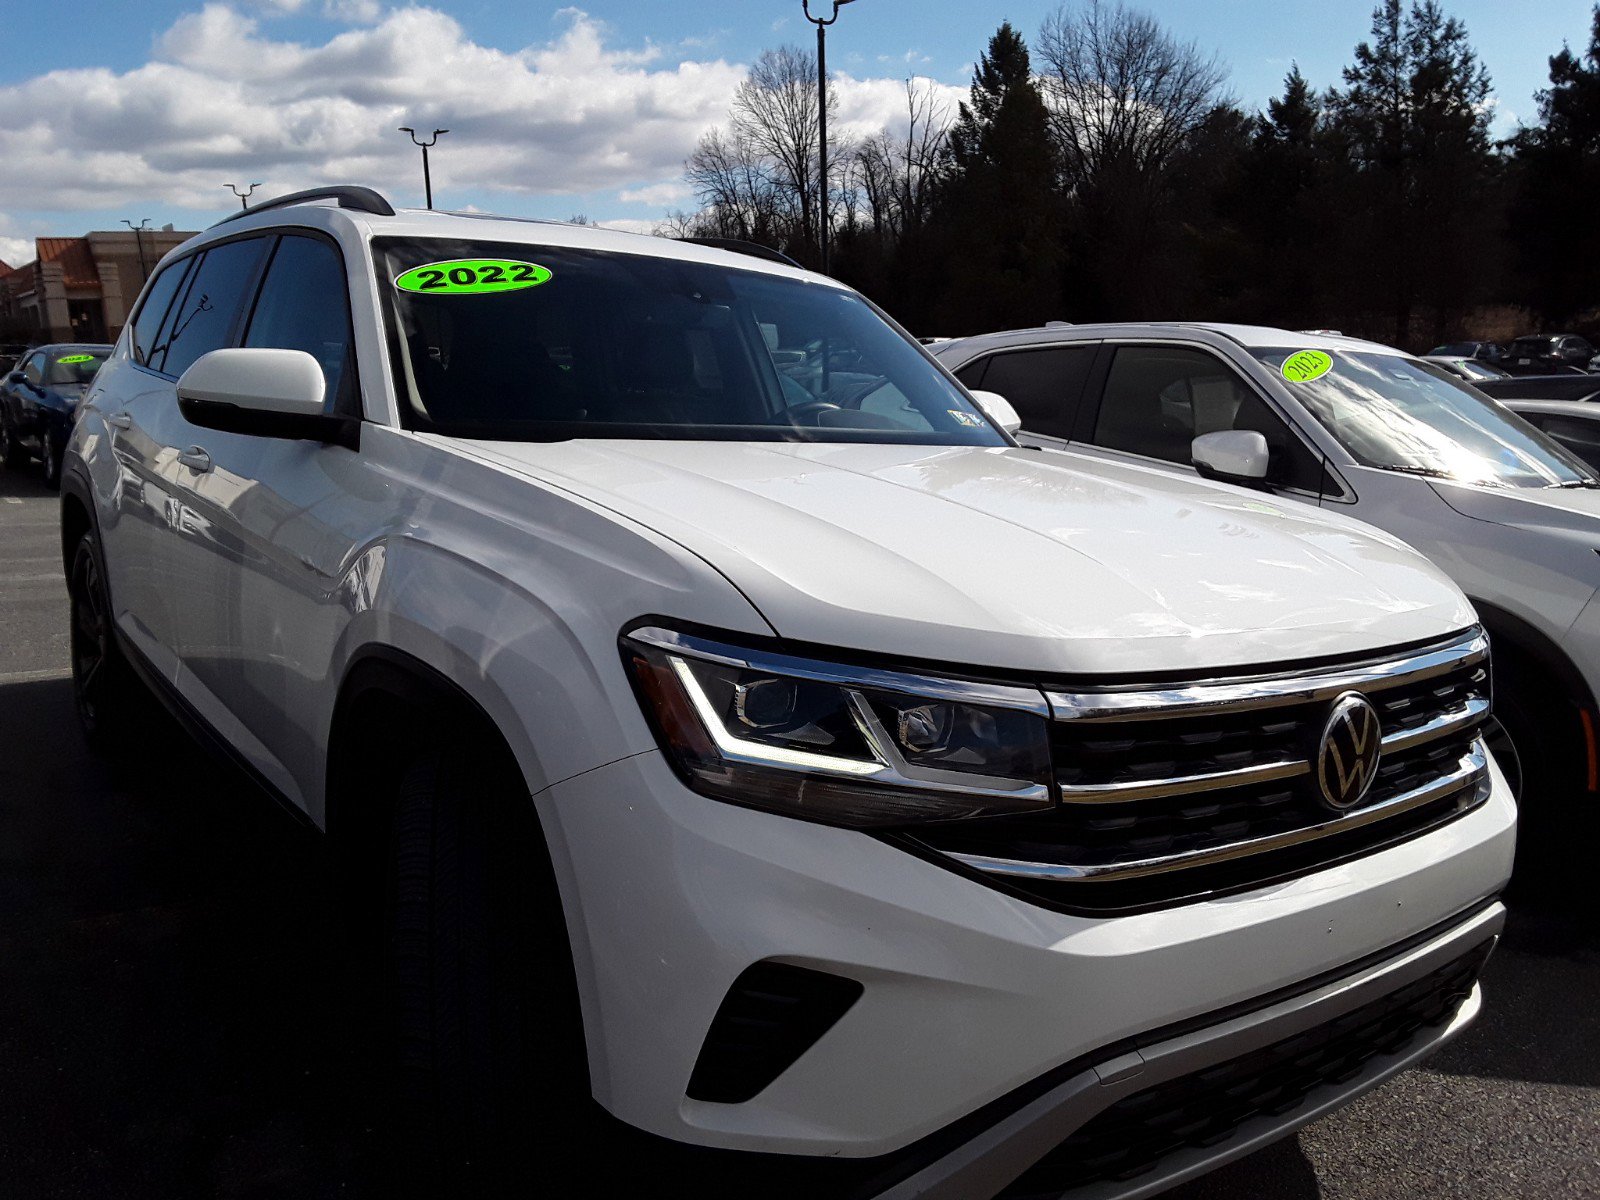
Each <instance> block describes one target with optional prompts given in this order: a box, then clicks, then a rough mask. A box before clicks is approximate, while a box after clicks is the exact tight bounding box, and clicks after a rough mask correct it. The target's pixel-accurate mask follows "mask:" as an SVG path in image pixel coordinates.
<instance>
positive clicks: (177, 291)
mask: <svg viewBox="0 0 1600 1200" xmlns="http://www.w3.org/2000/svg"><path fill="white" fill-rule="evenodd" d="M201 253H203V252H202V251H196V252H195V253H194V254H185V255H184V256H183V257H182V258H179V259H174V260H173V261H172V262H170V263H168V264H167V265H166V266H165V267H163V268H161V269H160V270H159V271H157V272H156V273H155V275H154V276H153V277H152V285H151V286H147V287H146V288H145V289H144V295H143V297H141V298H140V301H139V306H138V308H136V309H135V310H134V312H133V315H132V316H131V317H129V318H128V329H129V330H130V335H129V345H130V346H131V347H132V352H131V353H130V355H129V357H131V358H132V359H133V361H134V364H135V365H136V366H140V367H144V368H145V369H146V370H152V371H153V370H155V368H154V367H151V366H150V365H149V364H148V363H146V362H145V361H144V359H143V358H141V357H140V348H139V338H138V326H139V320H140V318H142V317H143V316H144V310H145V308H146V307H148V305H149V303H150V297H151V296H152V295H154V293H155V287H154V286H153V285H154V283H155V281H158V280H160V279H161V278H163V277H164V276H165V275H166V273H167V272H168V271H176V272H177V273H178V282H177V284H176V285H175V286H174V287H173V289H172V295H170V296H168V297H167V306H166V308H165V309H163V310H162V312H161V315H160V317H159V319H158V320H157V321H156V328H155V333H154V335H153V336H152V337H151V347H150V348H151V349H152V350H153V349H155V347H156V346H158V345H160V344H161V333H162V331H163V330H164V329H165V328H166V326H167V317H168V316H170V315H171V313H172V306H173V305H174V304H176V303H178V301H179V300H181V299H182V298H183V296H184V294H185V293H186V292H187V291H188V290H189V289H188V284H189V275H190V273H191V272H192V270H193V268H194V264H195V260H196V259H198V258H199V257H200V254H201Z"/></svg>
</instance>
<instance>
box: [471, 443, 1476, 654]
mask: <svg viewBox="0 0 1600 1200" xmlns="http://www.w3.org/2000/svg"><path fill="white" fill-rule="evenodd" d="M454 444H455V445H456V446H458V447H460V448H462V449H465V450H467V451H468V452H469V453H474V454H476V455H478V456H480V457H482V458H483V459H485V460H487V461H490V462H493V463H497V464H499V465H500V466H502V467H503V468H507V469H512V470H517V471H521V472H525V473H527V474H529V475H532V476H534V477H536V478H540V479H543V480H546V481H548V482H550V483H552V484H554V485H557V486H560V487H563V488H566V489H569V490H571V491H573V492H575V493H578V494H580V495H582V496H584V497H585V498H587V499H589V500H591V501H593V502H595V503H598V504H601V505H604V506H606V507H608V508H610V509H612V510H614V511H616V512H618V513H620V514H623V515H626V516H627V517H629V518H631V519H633V520H636V521H638V522H640V523H642V524H645V525H647V526H649V527H651V528H653V529H655V530H657V531H659V532H660V533H662V534H663V535H665V536H667V537H670V538H672V539H673V540H675V541H677V542H678V543H679V544H681V545H682V546H684V547H686V548H687V549H689V550H691V551H692V552H694V553H695V554H697V555H699V556H700V557H702V558H704V559H705V560H706V561H707V562H708V563H710V564H711V565H712V566H713V567H715V568H716V569H717V570H719V571H720V572H722V573H723V574H724V575H725V576H726V577H727V578H728V579H729V580H730V581H731V582H732V583H733V584H734V585H735V586H736V587H738V588H739V589H740V590H741V591H742V592H743V593H744V594H745V595H746V596H747V597H748V598H749V599H750V601H751V603H752V604H754V605H755V607H756V608H757V609H758V610H759V611H760V612H761V614H762V615H763V616H764V617H765V618H766V620H767V621H768V623H769V624H770V625H771V626H772V627H773V628H774V629H775V630H776V631H777V632H778V633H779V634H780V635H781V636H783V637H785V638H792V639H796V640H799V641H805V642H813V643H818V644H823V645H832V646H843V647H851V648H856V649H861V650H870V651H874V652H877V653H881V654H888V655H893V656H897V657H904V658H916V659H933V660H942V661H946V662H954V663H966V664H981V665H985V666H991V667H996V668H1006V669H1017V670H1026V671H1032V672H1036V673H1068V674H1117V675H1124V674H1127V673H1130V672H1132V673H1139V674H1148V673H1151V672H1158V671H1178V670H1182V671H1194V670H1209V669H1213V668H1220V667H1235V666H1244V665H1257V664H1265V663H1272V662H1282V661H1284V660H1294V659H1301V658H1308V657H1316V656H1322V655H1347V654H1360V653H1363V652H1367V651H1371V650H1376V649H1381V648H1386V647H1388V646H1393V645H1396V644H1399V643H1404V642H1415V641H1421V640H1424V639H1428V638H1434V637H1439V636H1443V635H1445V634H1448V633H1451V632H1454V631H1456V630H1459V629H1461V628H1463V627H1465V626H1467V625H1470V624H1471V623H1472V622H1473V621H1474V619H1475V618H1474V615H1473V613H1472V610H1471V608H1470V606H1469V605H1468V604H1467V602H1466V600H1465V599H1464V598H1463V597H1462V595H1461V593H1460V592H1459V591H1458V590H1457V589H1456V587H1455V585H1454V584H1452V583H1451V582H1450V581H1449V580H1448V579H1447V578H1446V577H1445V576H1444V575H1443V574H1442V573H1441V572H1439V571H1438V570H1437V569H1436V568H1434V567H1433V566H1432V565H1431V564H1430V563H1428V562H1427V561H1426V560H1425V559H1423V558H1422V557H1421V556H1420V555H1418V554H1417V553H1416V552H1415V551H1413V550H1411V549H1409V548H1408V547H1407V546H1405V545H1404V544H1403V543H1402V542H1400V541H1398V540H1397V539H1395V538H1392V537H1390V536H1389V535H1387V534H1383V533H1379V532H1378V531H1376V530H1373V529H1370V528H1368V527H1367V526H1364V525H1361V524H1358V523H1357V522H1354V521H1350V520H1347V519H1344V518H1331V519H1330V518H1327V517H1325V516H1324V515H1322V514H1320V513H1319V512H1318V511H1317V510H1315V509H1310V508H1306V507H1303V506H1301V505H1297V504H1279V503H1275V502H1272V501H1270V500H1267V499H1262V498H1257V497H1256V496H1254V495H1252V494H1251V493H1249V492H1245V491H1242V490H1236V489H1232V488H1223V487H1219V486H1216V485H1211V484H1207V483H1205V482H1202V481H1200V480H1189V479H1184V478H1177V477H1173V476H1170V475H1167V474H1165V473H1163V472H1158V471H1152V470H1145V469H1141V468H1137V467H1121V466H1115V465H1109V464H1099V465H1093V466H1091V465H1090V464H1089V462H1088V461H1087V460H1084V459H1082V458H1079V457H1077V456H1072V455H1065V454H1046V453H1042V452H1039V451H1030V450H1024V449H1015V448H1009V447H1007V448H995V449H987V448H975V447H955V448H952V447H928V446H886V445H822V444H801V443H778V442H773V443H748V442H737V443H736V442H678V441H649V442H645V441H573V442H560V443H515V442H478V443H465V444H463V443H460V442H457V443H454ZM641 615H642V614H641ZM679 615H683V616H692V614H679Z"/></svg>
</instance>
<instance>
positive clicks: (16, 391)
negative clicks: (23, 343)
mask: <svg viewBox="0 0 1600 1200" xmlns="http://www.w3.org/2000/svg"><path fill="white" fill-rule="evenodd" d="M110 353H111V347H110V346H102V345H82V344H76V343H74V344H66V343H58V344H56V345H53V346H38V347H36V348H34V349H33V350H30V351H28V353H27V354H26V355H24V356H23V357H22V359H21V360H20V361H19V362H17V363H16V364H15V368H14V369H13V370H12V371H11V372H10V373H8V374H7V375H6V376H5V382H4V383H0V461H3V462H4V463H5V465H6V466H7V467H10V468H11V469H12V470H16V469H17V468H19V467H23V466H26V465H27V462H28V460H29V459H30V458H38V459H42V460H43V461H44V481H45V483H47V484H49V485H50V486H51V487H58V486H60V483H61V453H62V451H63V450H65V449H66V445H67V435H68V434H69V433H71V432H72V420H73V417H74V416H75V415H76V413H77V411H78V401H79V400H81V399H83V393H84V392H86V391H87V390H88V388H89V383H90V381H91V380H93V379H94V376H95V372H96V371H98V370H99V369H100V366H101V364H102V363H104V362H105V360H106V358H107V356H108V355H110Z"/></svg>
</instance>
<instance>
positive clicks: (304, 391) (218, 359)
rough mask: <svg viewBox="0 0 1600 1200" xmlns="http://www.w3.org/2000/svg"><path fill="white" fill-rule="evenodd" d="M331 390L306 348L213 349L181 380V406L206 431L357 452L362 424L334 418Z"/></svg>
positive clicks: (183, 411)
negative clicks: (327, 407) (328, 403)
mask: <svg viewBox="0 0 1600 1200" xmlns="http://www.w3.org/2000/svg"><path fill="white" fill-rule="evenodd" d="M326 391H327V381H326V380H324V379H323V376H322V367H321V365H320V364H318V362H317V360H316V359H314V358H312V357H311V355H309V354H307V353H306V352H305V351H304V350H258V349H229V350H212V351H210V352H209V353H206V354H202V355H201V356H200V357H199V358H198V359H196V360H195V361H194V363H193V364H192V365H191V366H190V367H189V369H188V370H187V371H185V372H184V373H183V375H182V376H181V377H180V378H179V379H178V408H179V409H180V410H181V411H182V413H183V416H184V419H185V420H187V421H189V422H190V424H193V425H199V426H201V427H203V428H206V429H220V430H222V431H223V432H225V433H245V434H250V435H252V436H255V437H274V438H292V439H304V440H307V441H313V442H332V443H335V444H338V445H341V446H348V447H349V448H350V449H352V450H354V449H356V448H357V446H358V444H359V436H360V428H361V423H360V422H359V421H357V420H355V419H354V418H351V417H336V416H329V415H328V414H327V413H326V412H325V411H324V393H325V392H326Z"/></svg>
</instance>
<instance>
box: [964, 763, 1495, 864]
mask: <svg viewBox="0 0 1600 1200" xmlns="http://www.w3.org/2000/svg"><path fill="white" fill-rule="evenodd" d="M1488 767H1489V757H1488V751H1487V750H1485V749H1484V745H1483V742H1482V740H1481V739H1480V740H1477V741H1474V742H1473V743H1472V747H1471V749H1470V750H1468V752H1467V753H1466V754H1463V755H1462V756H1461V758H1460V759H1459V760H1458V761H1457V762H1456V763H1455V765H1454V766H1453V767H1451V768H1449V769H1448V770H1446V771H1445V772H1443V773H1442V774H1440V775H1439V776H1438V777H1437V778H1435V779H1431V780H1429V781H1428V782H1427V783H1425V784H1422V785H1420V786H1418V787H1415V788H1412V789H1411V790H1409V791H1405V792H1401V793H1400V794H1399V795H1397V796H1392V797H1390V798H1389V799H1388V800H1385V801H1383V802H1382V803H1379V804H1373V805H1370V806H1369V807H1367V808H1362V809H1357V810H1355V811H1354V812H1350V813H1346V814H1343V815H1341V816H1337V817H1334V818H1333V819H1331V820H1328V821H1324V822H1322V823H1321V824H1318V825H1310V826H1307V827H1305V828H1303V829H1296V830H1292V831H1290V832H1288V833H1281V834H1276V835H1274V836H1271V837H1262V838H1252V839H1248V840H1245V841H1239V842H1230V843H1228V844H1226V845H1222V846H1213V847H1210V848H1209V849H1205V850H1192V851H1186V852H1184V853H1180V854H1167V855H1161V856H1158V857H1155V858H1145V859H1137V860H1133V861H1127V862H1119V863H1108V864H1082V865H1072V864H1067V863H1039V862H1023V861H1020V860H1018V859H1010V858H992V857H989V856H986V855H982V854H963V853H956V852H950V851H947V852H946V853H949V855H950V857H951V858H954V859H956V860H957V861H959V862H962V863H964V864H966V865H967V866H969V867H973V868H975V869H977V870H979V871H983V872H985V873H986V874H989V875H1001V876H1013V877H1018V878H1026V879H1032V880H1037V881H1042V882H1073V881H1077V882H1082V881H1085V880H1112V879H1131V878H1135V877H1138V876H1146V875H1156V874H1161V873H1163V872H1167V871H1180V870H1184V869H1187V868H1189V867H1198V866H1202V865H1207V864H1212V863H1218V862H1224V861H1227V860H1229V859H1235V858H1241V857H1244V856H1246V855H1252V854H1261V853H1264V852H1266V851H1269V850H1281V849H1285V848H1287V847H1290V846H1296V845H1300V844H1303V843H1305V842H1310V841H1315V840H1317V839H1319V838H1324V837H1330V836H1333V835H1335V834H1340V833H1345V832H1347V831H1349V830H1353V829H1359V828H1361V827H1362V826H1363V825H1370V824H1372V823H1373V822H1375V821H1383V820H1387V819H1389V818H1391V817H1395V816H1399V815H1400V814H1401V813H1405V812H1409V811H1410V810H1412V809H1417V808H1422V807H1423V806H1425V805H1427V804H1431V803H1433V802H1434V801H1436V800H1439V799H1442V798H1443V797H1445V796H1448V795H1450V793H1451V792H1455V791H1465V789H1467V788H1468V787H1472V786H1473V785H1476V784H1479V783H1481V782H1482V781H1483V779H1485V778H1486V777H1487V775H1488ZM1485 798H1486V794H1485V793H1484V792H1483V790H1482V789H1479V788H1475V789H1474V791H1473V792H1472V793H1471V794H1470V795H1468V796H1466V797H1465V798H1464V800H1463V802H1462V804H1461V805H1460V806H1459V808H1458V809H1457V811H1458V812H1459V811H1465V810H1466V809H1468V808H1473V807H1476V805H1477V804H1479V803H1482V801H1483V800H1484V799H1485Z"/></svg>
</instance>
